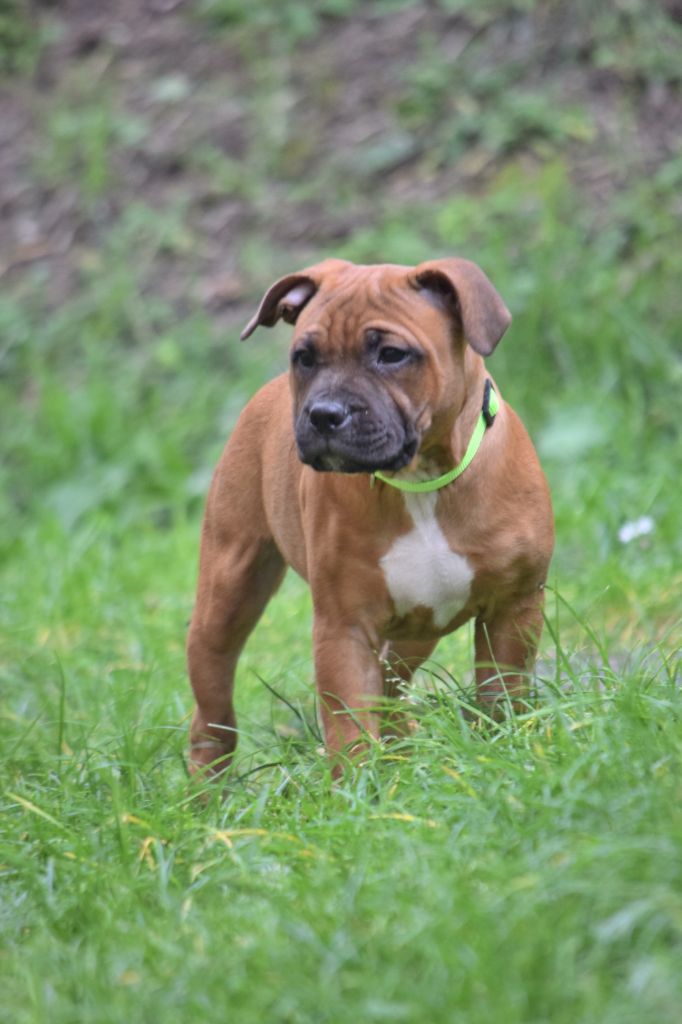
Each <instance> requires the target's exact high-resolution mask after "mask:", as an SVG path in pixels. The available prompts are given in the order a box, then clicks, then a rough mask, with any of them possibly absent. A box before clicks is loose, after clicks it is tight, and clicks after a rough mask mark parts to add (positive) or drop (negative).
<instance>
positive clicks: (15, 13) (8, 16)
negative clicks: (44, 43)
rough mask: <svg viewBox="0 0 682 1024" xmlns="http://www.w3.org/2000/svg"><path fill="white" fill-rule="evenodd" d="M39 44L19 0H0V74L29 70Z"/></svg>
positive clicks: (33, 28) (38, 39) (27, 14)
mask: <svg viewBox="0 0 682 1024" xmlns="http://www.w3.org/2000/svg"><path fill="white" fill-rule="evenodd" d="M40 45H41V34H40V32H39V31H38V30H37V29H36V28H35V26H34V25H32V24H31V19H30V16H29V12H28V10H27V9H26V6H25V5H24V4H23V3H22V2H21V0H0V75H12V74H17V73H19V74H22V73H26V72H28V71H30V70H31V69H32V67H33V64H34V62H35V59H36V57H37V55H38V51H39V49H40Z"/></svg>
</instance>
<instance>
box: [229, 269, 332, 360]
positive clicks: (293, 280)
mask: <svg viewBox="0 0 682 1024" xmlns="http://www.w3.org/2000/svg"><path fill="white" fill-rule="evenodd" d="M343 266H348V263H347V261H346V260H336V259H329V260H323V262H322V263H317V264H315V266H313V267H308V268H307V269H306V270H301V271H300V273H298V274H287V275H286V277H280V279H279V281H275V283H274V284H273V285H271V286H270V288H268V290H267V291H266V293H265V295H264V296H263V298H262V299H261V304H260V306H259V307H258V311H257V312H256V314H255V315H254V316H252V317H251V319H250V320H249V322H248V324H247V325H246V327H245V328H244V330H243V331H242V333H241V334H240V335H239V337H240V338H241V340H242V341H246V339H247V338H248V337H250V336H251V335H252V334H253V332H254V331H255V330H256V328H257V327H261V326H262V327H273V326H274V325H275V324H276V323H277V321H278V320H280V319H281V320H284V321H286V323H288V324H295V323H296V320H297V319H298V314H299V313H300V312H301V310H302V309H303V307H304V306H305V305H306V303H307V302H309V301H310V299H311V298H312V297H313V295H314V294H315V292H316V291H317V290H318V288H319V287H320V285H321V284H322V280H323V278H324V276H325V274H326V273H328V272H330V271H332V270H334V269H341V267H343Z"/></svg>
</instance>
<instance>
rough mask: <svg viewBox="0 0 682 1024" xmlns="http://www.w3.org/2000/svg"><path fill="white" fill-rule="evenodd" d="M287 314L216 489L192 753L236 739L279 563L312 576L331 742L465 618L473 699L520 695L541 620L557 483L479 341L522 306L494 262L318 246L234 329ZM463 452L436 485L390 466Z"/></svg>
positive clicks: (198, 643) (195, 641) (435, 464)
mask: <svg viewBox="0 0 682 1024" xmlns="http://www.w3.org/2000/svg"><path fill="white" fill-rule="evenodd" d="M280 318H283V319H284V320H286V321H287V322H288V323H291V324H295V325H296V329H295V331H294V337H293V342H292V347H291V370H290V372H289V374H288V375H283V376H281V377H278V378H277V379H276V380H273V381H271V382H270V383H269V384H266V385H265V387H264V388H262V389H261V390H260V391H259V392H258V394H256V395H255V397H254V398H253V399H252V400H251V401H250V402H249V404H248V405H247V406H246V408H245V409H244V411H243V412H242V414H241V416H240V418H239V420H238V422H237V425H236V427H235V429H234V432H233V434H232V436H231V438H230V440H229V441H228V443H227V446H226V448H225V451H224V452H223V455H222V458H221V460H220V462H219V464H218V467H217V469H216V472H215V476H214V478H213V482H212V484H211V489H210V492H209V495H208V501H207V506H206V515H205V519H204V524H203V533H202V543H201V558H200V568H199V584H198V593H197V602H196V607H195V609H194V615H193V618H192V624H191V628H190V633H189V640H188V657H189V671H190V677H191V682H192V687H193V690H194V695H195V698H196V710H195V713H194V718H193V720H192V725H191V732H190V743H191V764H192V767H193V770H197V769H202V768H206V767H208V766H212V768H213V769H214V770H215V769H216V768H223V767H225V765H226V763H227V761H228V759H229V757H230V756H231V754H232V753H233V751H234V749H235V746H236V742H237V734H236V719H235V713H234V705H233V682H234V673H235V668H236V664H237V659H238V657H239V654H240V652H241V649H242V647H243V645H244V642H245V641H246V638H247V637H248V635H249V633H250V632H251V630H252V629H253V627H254V626H255V624H256V622H257V620H258V618H259V616H260V615H261V613H262V611H263V609H264V608H265V605H266V603H267V601H268V600H269V598H270V597H271V596H272V594H273V593H274V592H275V590H276V589H277V587H278V585H279V583H280V582H281V580H282V577H283V576H284V572H285V569H286V567H287V565H290V566H292V567H293V568H294V569H295V570H296V572H298V573H299V574H300V575H301V576H302V577H303V578H304V579H306V580H307V581H308V583H309V584H310V587H311V590H312V597H313V606H314V626H313V641H314V651H315V672H316V677H317V687H318V691H319V696H320V707H321V712H322V722H323V726H324V734H325V739H326V744H327V748H328V750H329V752H330V754H332V755H335V754H338V753H339V752H341V751H343V750H349V749H353V748H354V747H356V746H357V745H358V743H359V741H360V740H361V737H362V736H363V735H364V734H369V735H370V736H374V737H376V736H377V735H378V733H379V729H380V722H379V716H378V714H377V710H376V705H377V703H378V700H379V699H380V698H381V697H382V696H384V695H391V694H392V693H394V692H395V687H396V678H397V679H399V680H402V681H405V682H406V681H408V680H409V679H410V677H411V676H412V674H413V672H414V670H415V668H416V667H417V666H418V665H419V664H420V663H421V662H422V661H423V660H424V659H425V658H427V657H428V656H429V655H430V654H431V652H432V651H433V649H434V647H435V645H436V643H437V641H438V639H439V637H441V636H443V635H445V634H446V633H449V632H451V631H452V630H455V629H457V628H459V626H461V625H462V624H463V623H464V622H466V621H467V620H469V619H472V618H473V619H475V621H476V633H475V647H476V651H475V654H476V681H477V692H478V698H479V700H480V701H482V702H483V703H485V704H489V705H492V706H493V707H494V705H495V703H496V702H497V701H500V699H501V698H503V697H505V694H508V695H510V696H511V697H512V698H520V697H522V696H523V695H524V693H525V691H526V684H527V681H526V674H525V673H526V671H527V669H528V667H529V665H531V664H532V661H533V658H534V655H535V650H536V647H537V642H538V639H539V636H540V632H541V629H542V604H543V587H544V583H545V578H546V575H547V568H548V565H549V561H550V557H551V553H552V547H553V525H552V510H551V503H550V497H549V491H548V488H547V483H546V481H545V478H544V476H543V473H542V470H541V468H540V465H539V463H538V459H537V456H536V454H535V451H534V449H533V445H532V444H531V441H530V439H529V437H528V435H527V433H526V431H525V429H524V427H523V425H522V424H521V422H520V420H519V419H518V417H517V416H516V413H515V412H514V411H513V410H512V409H511V408H510V407H509V406H508V405H506V404H505V403H504V402H503V401H502V400H501V398H500V397H499V395H498V394H497V392H496V389H495V390H494V391H493V393H492V396H491V394H490V385H486V382H487V381H488V380H489V375H488V373H487V371H486V368H485V365H484V363H483V358H482V357H483V356H487V355H490V353H491V352H492V351H493V349H494V348H495V346H496V345H497V343H498V341H499V340H500V338H501V337H502V335H503V334H504V332H505V331H506V329H507V327H508V326H509V323H510V320H511V317H510V315H509V312H508V311H507V309H506V307H505V305H504V303H503V302H502V299H501V298H500V296H499V295H498V293H497V292H496V291H495V289H494V288H493V286H492V284H491V283H490V281H489V280H488V278H487V277H486V276H485V274H484V273H483V272H482V271H481V270H480V269H479V268H478V267H477V266H476V265H475V264H474V263H470V262H469V261H467V260H461V259H447V260H434V261H431V262H428V263H423V264H421V265H420V266H418V267H415V268H411V267H401V266H394V265H377V266H355V265H354V264H352V263H348V262H346V261H344V260H335V259H330V260H325V261H324V262H323V263H320V264H318V265H316V266H313V267H309V268H308V269H307V270H304V271H302V272H301V273H299V274H292V275H289V276H287V277H284V278H282V279H281V280H280V281H277V282H276V283H275V284H274V285H273V286H272V287H271V288H270V290H269V291H268V292H267V293H266V295H265V297H264V298H263V301H262V302H261V305H260V308H259V310H258V312H257V313H256V315H255V316H254V318H253V319H252V320H251V322H250V323H249V324H248V326H247V327H246V328H245V330H244V332H243V334H242V337H243V338H247V337H248V336H249V335H250V334H251V333H252V332H253V331H254V330H255V328H256V327H257V326H259V325H265V326H267V327H271V326H272V325H273V324H274V323H276V321H277V320H278V319H280ZM496 395H497V397H496ZM484 400H485V410H484V413H482V409H483V406H484ZM292 403H293V416H292ZM498 404H499V409H498V411H497V415H496V416H494V418H493V415H492V413H493V410H494V408H495V407H496V406H497V405H498ZM474 435H475V436H474ZM477 437H478V439H479V445H478V447H476V446H475V445H474V442H475V441H476V438H477ZM472 448H475V451H474V454H473V455H472ZM467 459H470V461H469V462H468V463H467V464H466V468H465V469H463V470H462V469H461V466H462V465H463V464H464V463H465V462H466V460H467ZM455 467H459V468H460V475H458V476H457V478H456V479H454V480H452V482H442V481H441V485H440V486H438V484H434V485H433V486H434V489H433V490H430V491H426V492H425V493H422V492H421V491H420V492H418V493H411V492H405V491H402V490H399V489H397V488H396V487H395V486H394V485H393V482H395V483H400V482H402V481H407V482H408V483H409V482H410V481H413V482H414V481H424V480H427V481H431V480H432V479H433V478H437V477H439V476H440V475H442V474H445V473H447V472H448V471H450V470H453V469H454V468H455ZM375 472H380V473H381V477H382V478H383V479H381V480H379V479H377V478H375V477H374V476H373V474H374V473H375Z"/></svg>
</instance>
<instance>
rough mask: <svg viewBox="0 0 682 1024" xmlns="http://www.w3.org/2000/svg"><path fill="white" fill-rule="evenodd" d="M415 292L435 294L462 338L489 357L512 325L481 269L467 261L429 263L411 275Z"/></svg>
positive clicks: (449, 260)
mask: <svg viewBox="0 0 682 1024" xmlns="http://www.w3.org/2000/svg"><path fill="white" fill-rule="evenodd" d="M411 279H412V284H413V285H414V287H416V288H420V289H422V288H423V289H426V290H427V291H430V292H433V293H435V294H436V295H437V296H438V297H439V299H440V300H441V301H442V302H444V304H445V306H446V308H448V307H449V308H450V310H451V311H452V313H453V314H454V315H455V316H457V317H458V318H459V321H460V322H461V325H462V331H463V333H464V338H465V340H466V341H468V343H469V344H470V345H471V347H472V348H473V350H474V351H475V352H478V353H479V355H482V356H489V355H490V354H491V352H493V351H494V349H495V346H496V345H497V343H498V341H499V340H500V338H501V337H502V335H503V334H504V332H505V331H506V330H507V328H508V327H509V324H510V323H511V313H510V312H509V310H508V309H507V307H506V306H505V304H504V302H503V301H502V299H501V297H500V295H499V294H498V292H497V291H496V289H495V288H494V287H493V285H492V284H491V283H490V281H489V280H488V278H487V277H486V276H485V274H484V273H483V271H482V270H481V268H480V267H478V266H477V265H476V264H475V263H472V262H471V261H470V260H461V259H455V258H453V259H446V260H429V261H428V262H427V263H420V264H419V266H418V267H415V269H414V272H413V274H412V275H411Z"/></svg>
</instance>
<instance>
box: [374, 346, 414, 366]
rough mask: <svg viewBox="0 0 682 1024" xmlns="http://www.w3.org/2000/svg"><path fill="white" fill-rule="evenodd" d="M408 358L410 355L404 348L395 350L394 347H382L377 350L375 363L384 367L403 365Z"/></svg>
mask: <svg viewBox="0 0 682 1024" xmlns="http://www.w3.org/2000/svg"><path fill="white" fill-rule="evenodd" d="M409 358H410V353H409V352H408V351H407V350H406V349H404V348H396V346H395V345H384V347H383V348H382V349H380V350H379V353H378V355H377V362H379V363H383V364H384V365H385V366H397V365H398V363H404V362H406V361H407V360H408V359H409Z"/></svg>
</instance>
